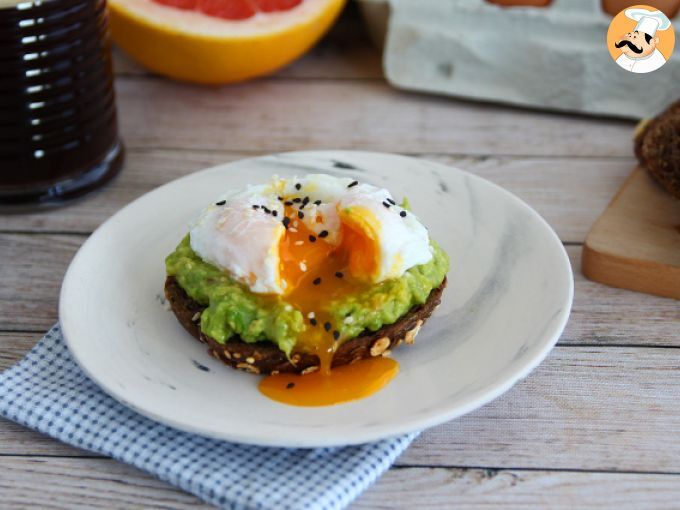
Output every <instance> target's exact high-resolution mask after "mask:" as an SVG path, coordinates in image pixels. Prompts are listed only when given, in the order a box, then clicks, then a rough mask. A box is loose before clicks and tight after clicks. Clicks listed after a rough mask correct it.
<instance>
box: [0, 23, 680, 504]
mask: <svg viewBox="0 0 680 510" xmlns="http://www.w3.org/2000/svg"><path fill="white" fill-rule="evenodd" d="M115 57H116V69H117V81H116V86H117V92H118V107H119V111H120V121H121V132H122V135H123V137H124V138H125V142H126V146H127V162H126V165H125V169H124V171H123V172H122V174H121V175H120V176H119V177H118V178H117V179H116V180H115V181H114V182H113V183H112V184H111V185H109V186H108V187H107V188H106V189H104V190H103V191H102V192H100V193H98V194H95V195H93V196H91V197H88V198H86V199H84V200H82V201H80V202H77V203H75V204H73V205H70V206H68V207H65V208H62V209H59V210H55V211H53V212H50V213H47V214H45V213H41V214H24V215H15V216H1V217H0V260H1V264H0V282H1V285H0V369H4V368H6V367H9V366H10V365H12V364H13V363H15V362H16V361H17V360H19V359H20V358H21V357H22V356H23V355H24V354H25V353H26V351H27V350H29V349H30V348H31V346H32V345H33V344H34V343H35V342H36V340H37V339H38V338H40V336H41V335H42V333H43V332H44V331H45V330H46V329H47V328H48V327H49V326H51V325H52V324H53V323H54V322H55V321H56V320H57V297H58V292H59V286H60V284H61V280H62V277H63V275H64V271H65V270H66V267H67V266H68V264H69V262H70V260H71V258H72V257H73V254H74V253H75V252H76V250H77V249H78V247H79V246H80V245H81V244H82V243H83V241H85V239H86V238H87V236H88V235H89V234H90V233H91V232H92V230H93V229H94V228H96V227H97V226H98V225H99V224H100V223H101V222H102V221H104V220H105V219H106V218H108V217H109V216H110V215H111V214H113V213H114V212H115V211H117V210H118V209H120V208H121V207H122V206H124V205H125V204H127V203H128V202H130V201H131V200H132V199H134V198H136V197H138V196H140V195H142V194H143V193H145V192H147V191H149V190H151V189H152V188H154V187H156V186H158V185H160V184H163V183H165V182H167V181H170V180H172V179H175V178H177V177H180V176H182V175H185V174H188V173H191V172H194V171H196V170H199V169H202V168H205V167H208V166H211V165H214V164H217V163H222V162H225V161H231V160H235V159H239V158H243V157H247V156H252V155H257V154H264V153H270V152H276V151H286V150H297V149H320V148H345V149H368V150H377V151H390V152H398V153H405V154H410V155H414V156H416V157H423V158H428V159H433V160H438V161H442V162H445V163H450V164H452V165H455V166H457V167H459V168H463V169H466V170H468V171H471V172H473V173H475V174H478V175H480V176H482V177H484V178H486V179H489V180H491V181H493V182H495V183H498V184H500V185H501V186H503V187H505V188H507V189H508V190H510V191H512V192H513V193H515V194H517V195H518V196H520V197H521V198H522V199H523V200H525V201H526V202H528V203H529V204H530V205H531V206H532V207H534V208H535V209H536V210H537V211H538V212H539V213H540V214H542V215H543V217H545V218H546V220H548V221H549V222H550V224H551V225H552V226H553V227H554V228H555V230H556V231H557V233H558V234H559V236H560V238H561V239H562V241H563V242H564V244H565V246H566V247H567V251H568V252H569V255H570V257H571V260H572V264H573V267H574V270H575V279H576V295H575V300H574V307H573V312H572V316H571V319H570V321H569V324H568V326H567V329H566V331H565V332H564V335H563V336H562V339H561V340H560V342H559V344H558V346H557V347H556V348H555V349H554V350H553V351H552V353H551V354H550V355H549V356H548V358H547V359H546V360H545V362H544V363H543V364H542V365H541V366H540V367H539V368H538V369H537V370H536V371H534V372H533V373H532V374H531V375H530V376H529V377H528V378H527V379H526V380H524V381H522V382H520V383H519V384H517V385H516V386H515V387H514V388H513V389H512V390H511V391H509V392H508V393H507V394H505V395H503V396H502V397H500V398H498V399H497V400H495V401H494V402H492V403H490V404H488V405H487V406H485V407H483V408H482V409H479V410H477V411H475V412H473V413H471V414H469V415H467V416H464V417H462V418H459V419H457V420H454V421H452V422H450V423H446V424H444V425H441V426H439V427H435V428H433V429H431V430H428V431H426V432H424V433H423V434H422V435H421V436H420V438H419V439H418V440H417V441H416V442H415V443H414V444H413V445H412V446H411V448H410V449H409V450H408V451H407V452H406V453H405V454H404V455H403V456H402V457H401V458H400V459H399V460H398V462H397V464H396V465H395V466H394V467H393V468H392V469H391V470H390V471H389V472H388V473H386V474H385V476H383V477H382V479H380V481H379V482H378V483H377V484H376V485H375V486H374V487H373V488H371V489H370V490H368V491H367V492H366V493H365V494H364V495H363V496H361V497H360V498H359V499H358V501H357V502H356V503H355V505H354V507H355V508H393V507H398V508H409V509H410V508H424V507H432V508H439V507H454V506H455V507H456V508H494V507H501V506H507V507H519V508H567V507H568V508H572V507H573V508H586V507H615V508H636V509H637V508H643V507H646V508H671V507H675V508H680V441H678V433H679V431H680V304H679V303H678V302H677V301H673V300H668V299H661V298H656V297H652V296H648V295H643V294H637V293H634V292H628V291H625V290H617V289H612V288H608V287H605V286H602V285H599V284H596V283H593V282H590V281H587V280H585V279H584V278H583V276H582V275H581V273H580V270H579V260H580V256H581V245H582V242H583V240H584V238H585V235H586V232H587V231H588V229H589V227H590V226H591V225H592V223H593V221H594V220H595V218H596V217H597V216H598V214H600V212H601V211H602V210H603V209H604V207H605V206H606V204H607V202H608V201H609V199H610V198H611V197H612V195H613V194H614V192H615V191H616V189H617V188H618V186H619V185H620V184H621V183H622V182H623V180H624V178H625V177H626V175H627V174H628V173H629V172H630V171H631V169H632V167H633V165H634V159H633V156H632V149H631V134H632V130H633V127H634V124H633V123H631V122H623V121H615V120H601V119H593V118H585V117H572V116H568V115H558V114H550V113H538V112H532V111H526V110H521V109H515V108H507V107H502V106H495V105H484V104H473V103H467V102H462V101H456V100H452V99H448V98H439V97H433V96H427V95H419V94H409V93H403V92H399V91H396V90H393V89H391V88H390V87H389V86H388V85H387V84H386V83H385V81H384V79H383V77H382V73H381V66H380V57H379V55H378V54H377V52H376V50H375V49H373V48H372V47H371V46H370V44H369V43H368V41H367V40H366V38H365V36H364V35H363V34H362V31H361V29H360V28H359V23H358V21H357V19H356V17H352V16H349V17H345V18H344V19H343V21H342V22H341V23H340V25H338V26H337V27H336V28H335V29H334V30H333V32H332V33H331V35H330V36H329V37H328V38H326V40H324V41H323V42H322V43H321V44H320V45H319V46H318V47H317V48H316V49H315V50H314V51H313V52H312V53H311V54H310V55H308V56H307V57H305V58H304V59H302V60H301V61H299V62H298V63H296V64H294V65H293V66H291V67H290V68H288V69H286V70H285V71H283V72H281V73H279V74H277V75H276V76H272V77H270V78H266V79H261V80H257V81H254V82H251V83H246V84H242V85H236V86H231V87H221V88H201V87H195V86H190V85H184V84H179V83H173V82H170V81H167V80H165V79H161V78H158V77H155V76H150V75H148V74H146V73H145V72H143V71H142V70H141V69H139V68H138V67H136V66H135V65H134V64H132V63H131V62H130V61H129V60H127V59H125V58H124V57H123V56H121V55H119V54H116V55H115ZM197 505H199V502H198V500H196V498H194V497H193V496H190V495H187V494H185V493H183V492H181V491H179V490H177V489H174V488H172V487H171V486H169V485H166V484H165V483H163V482H160V481H158V480H156V479H154V478H152V477H150V476H147V475H145V474H143V473H141V472H140V471H137V470H135V469H134V468H131V467H128V466H126V465H123V464H121V463H119V462H116V461H114V460H111V459H108V458H103V457H100V456H97V455H94V454H91V453H88V452H84V451H81V450H77V449H75V448H72V447H69V446H65V445H63V444H61V443H59V442H56V441H54V440H51V439H49V438H46V437H44V436H42V435H39V434H37V433H34V432H31V431H29V430H26V429H24V428H22V427H20V426H18V425H15V424H14V423H11V422H8V421H2V420H0V508H3V509H4V508H8V509H9V508H11V509H14V508H19V507H33V508H48V507H49V508H64V509H72V508H76V507H82V508H97V507H102V508H113V507H119V508H121V507H124V508H141V507H143V508H165V509H168V508H173V509H174V508H195V507H196V506H197Z"/></svg>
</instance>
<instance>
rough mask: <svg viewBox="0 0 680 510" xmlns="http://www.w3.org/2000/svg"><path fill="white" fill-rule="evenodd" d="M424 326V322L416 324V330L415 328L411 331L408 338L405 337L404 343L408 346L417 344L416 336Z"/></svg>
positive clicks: (420, 321)
mask: <svg viewBox="0 0 680 510" xmlns="http://www.w3.org/2000/svg"><path fill="white" fill-rule="evenodd" d="M422 325H423V321H422V320H419V321H418V322H416V326H415V328H413V329H412V330H411V331H409V332H408V333H406V336H404V342H406V343H407V344H412V343H413V342H415V340H416V335H417V334H418V332H419V331H420V326H422Z"/></svg>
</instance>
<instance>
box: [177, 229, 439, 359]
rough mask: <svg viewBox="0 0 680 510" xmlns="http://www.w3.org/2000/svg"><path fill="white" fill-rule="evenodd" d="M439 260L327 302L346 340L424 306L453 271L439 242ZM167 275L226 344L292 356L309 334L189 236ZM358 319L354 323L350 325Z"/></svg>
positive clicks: (284, 307) (284, 308)
mask: <svg viewBox="0 0 680 510" xmlns="http://www.w3.org/2000/svg"><path fill="white" fill-rule="evenodd" d="M430 242H431V245H432V251H433V257H432V259H431V260H430V261H429V262H428V263H427V264H422V265H419V266H414V267H412V268H411V269H409V270H408V271H406V272H405V273H404V275H403V276H401V277H400V278H395V279H391V280H387V281H384V282H381V283H379V284H376V285H373V286H370V287H367V288H366V289H364V290H362V291H361V292H360V293H358V294H356V295H352V296H346V297H343V298H340V299H337V300H335V301H331V302H329V303H327V305H326V306H325V307H324V308H326V310H327V311H328V313H329V314H330V315H331V317H332V318H333V323H334V324H336V325H337V326H336V327H337V328H338V329H339V331H340V334H341V338H342V339H343V340H349V339H351V338H354V337H356V336H358V335H359V334H361V333H362V332H363V331H364V330H369V331H377V330H378V329H380V328H381V327H382V326H384V325H386V324H392V323H394V322H396V321H397V320H399V318H400V317H401V316H403V315H405V314H406V313H407V312H408V311H409V310H410V309H411V308H412V307H413V306H416V305H419V304H422V303H424V302H425V301H426V300H427V298H428V296H429V295H430V291H432V289H434V288H436V287H438V286H439V285H440V284H441V283H442V281H443V280H444V277H445V276H446V273H447V271H448V269H449V258H448V256H447V255H446V253H444V251H443V250H442V249H441V248H440V247H439V245H437V244H436V243H435V242H434V241H430ZM165 266H166V271H167V274H168V275H169V276H174V277H175V279H176V280H177V281H178V283H179V284H180V286H181V287H182V288H183V289H184V290H185V291H186V293H187V294H188V295H189V297H191V298H192V299H193V300H195V301H197V302H199V303H201V304H202V305H205V306H207V308H206V309H205V310H204V311H203V313H202V315H201V330H202V331H203V333H205V334H206V335H208V336H210V337H212V338H214V339H215V340H217V341H218V342H221V343H224V342H226V341H227V340H229V338H231V337H232V336H234V335H238V336H239V337H240V338H241V339H242V340H243V341H245V342H249V343H253V342H259V341H263V340H268V341H271V342H274V343H275V344H276V345H278V347H279V349H281V350H282V351H283V352H285V353H286V355H287V356H290V355H291V353H292V352H294V351H295V344H296V338H297V336H298V334H299V333H301V332H302V331H304V330H305V328H306V327H308V326H306V325H305V320H304V317H303V315H302V312H300V311H299V310H297V309H295V308H294V307H293V306H291V305H290V304H289V303H287V302H286V301H285V297H274V296H271V295H263V294H255V293H253V292H250V290H248V289H247V288H246V287H245V286H243V285H241V284H240V283H238V282H236V281H235V280H233V279H232V278H230V277H229V275H228V274H227V273H226V272H225V271H223V270H221V269H219V268H217V267H216V266H214V265H212V264H210V263H208V262H205V261H203V260H202V259H201V258H200V257H199V256H198V255H197V254H196V253H195V252H194V251H193V250H192V249H191V245H190V243H189V236H188V235H187V236H186V237H184V239H182V241H181V242H180V243H179V245H178V246H177V248H176V249H175V251H174V252H172V253H171V254H170V255H168V257H167V258H166V259H165ZM347 317H352V319H351V320H346V318H347Z"/></svg>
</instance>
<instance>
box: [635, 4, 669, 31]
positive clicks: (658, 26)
mask: <svg viewBox="0 0 680 510" xmlns="http://www.w3.org/2000/svg"><path fill="white" fill-rule="evenodd" d="M626 16H627V17H629V18H630V19H632V20H635V21H637V22H638V23H637V26H636V27H635V30H637V31H638V32H644V33H645V34H649V35H650V36H652V37H654V34H656V31H657V30H666V29H667V28H668V27H670V26H671V20H669V19H668V17H667V16H666V15H665V14H664V13H663V12H661V11H649V10H647V9H626Z"/></svg>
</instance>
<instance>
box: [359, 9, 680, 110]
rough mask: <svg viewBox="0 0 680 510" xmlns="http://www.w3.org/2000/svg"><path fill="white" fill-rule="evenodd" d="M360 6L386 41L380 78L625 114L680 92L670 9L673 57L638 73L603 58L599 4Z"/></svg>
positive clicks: (604, 20)
mask: <svg viewBox="0 0 680 510" xmlns="http://www.w3.org/2000/svg"><path fill="white" fill-rule="evenodd" d="M360 6H361V8H362V11H363V14H364V16H365V18H366V21H367V23H368V26H369V29H370V31H371V32H372V35H374V38H376V39H377V40H382V39H383V38H384V42H385V44H384V58H383V62H384V69H385V75H386V77H387V79H388V81H389V82H390V83H391V84H392V85H394V86H396V87H400V88H404V89H410V90H418V91H425V92H434V93H440V94H447V95H451V96H456V97H462V98H469V99H474V100H481V101H494V102H501V103H509V104H514V105H521V106H529V107H535V108H541V109H550V110H563V111H569V112H581V113H587V114H593V115H611V116H617V117H627V118H644V117H650V116H652V115H654V114H656V113H657V112H659V111H661V110H662V109H663V108H664V107H665V106H666V105H667V104H669V103H670V102H671V101H672V100H674V99H677V97H678V96H680V50H679V48H680V33H679V32H678V30H679V29H680V16H677V15H676V16H675V18H674V19H672V20H671V21H672V22H673V29H674V30H675V34H676V46H675V50H674V53H673V55H672V56H671V58H670V59H668V61H667V62H666V64H665V65H664V66H663V67H661V68H660V69H658V70H656V71H654V72H651V73H646V74H635V73H630V72H628V71H625V70H624V69H622V68H620V67H619V66H618V65H617V64H616V63H615V62H614V61H613V60H612V58H611V56H610V55H609V52H608V50H607V41H606V36H607V29H608V27H609V23H610V21H611V19H612V18H611V16H610V15H608V14H606V13H605V12H603V11H602V8H601V2H600V0H553V2H552V4H551V5H550V6H548V7H511V8H504V7H500V6H498V5H495V4H491V3H489V2H486V1H485V0H389V1H387V0H360ZM669 30H670V29H669ZM385 32H386V34H384V33H385ZM657 35H659V36H661V37H663V33H659V34H657Z"/></svg>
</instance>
